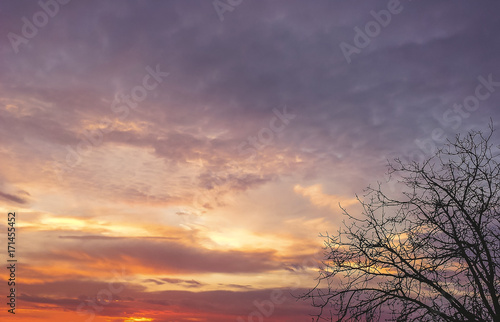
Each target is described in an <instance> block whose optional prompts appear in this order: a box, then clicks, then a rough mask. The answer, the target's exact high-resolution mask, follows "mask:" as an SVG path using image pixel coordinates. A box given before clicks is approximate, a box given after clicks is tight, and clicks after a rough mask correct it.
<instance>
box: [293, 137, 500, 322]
mask: <svg viewBox="0 0 500 322" xmlns="http://www.w3.org/2000/svg"><path fill="white" fill-rule="evenodd" d="M490 130H491V131H490V132H489V133H487V134H484V133H483V132H481V131H471V132H469V133H467V134H466V135H465V136H460V135H459V136H457V138H456V140H455V141H453V142H451V141H449V142H448V144H447V145H445V146H444V147H443V148H441V149H439V150H438V151H437V153H436V154H435V155H434V156H433V157H431V158H429V159H427V160H426V161H425V162H423V163H417V162H411V163H403V162H401V161H400V160H395V161H394V162H392V163H391V164H390V173H391V175H392V176H395V175H397V177H399V178H400V179H399V180H400V182H401V183H402V184H403V186H404V187H406V189H403V191H401V193H400V194H399V196H398V197H391V196H388V195H387V194H385V193H384V192H383V191H382V186H381V185H380V184H378V185H377V186H376V187H368V188H367V190H366V194H365V195H364V197H363V198H360V197H358V200H359V201H360V203H361V205H362V209H363V211H362V213H361V214H360V215H359V216H354V215H352V214H350V213H349V212H348V211H347V210H346V209H345V208H342V210H343V213H344V215H345V216H346V220H345V221H344V223H343V225H342V227H341V228H339V230H338V231H337V232H336V233H335V234H333V235H331V234H325V235H322V236H323V237H324V238H325V257H324V261H323V265H322V267H321V268H320V273H319V277H318V284H317V285H316V287H315V288H313V289H312V290H310V291H309V292H308V293H306V294H303V296H302V297H303V298H304V299H311V300H312V303H313V305H314V306H316V307H318V308H319V309H320V310H319V314H318V316H317V320H336V321H359V320H362V321H383V320H388V321H457V322H458V321H500V302H499V297H500V164H499V155H498V154H496V153H497V152H495V151H498V150H496V149H495V147H494V146H493V145H492V144H491V141H492V140H491V138H492V135H493V133H494V131H493V129H492V128H490Z"/></svg>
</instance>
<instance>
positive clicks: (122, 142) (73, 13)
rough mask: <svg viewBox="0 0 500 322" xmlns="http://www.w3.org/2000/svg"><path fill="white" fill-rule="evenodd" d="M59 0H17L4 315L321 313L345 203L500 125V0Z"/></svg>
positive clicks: (6, 43) (7, 147)
mask: <svg viewBox="0 0 500 322" xmlns="http://www.w3.org/2000/svg"><path fill="white" fill-rule="evenodd" d="M40 3H41V4H40ZM40 3H38V2H37V1H8V0H3V1H1V2H0V32H1V37H0V213H2V216H1V218H4V219H3V220H2V221H0V229H1V230H2V234H0V247H1V248H0V249H1V250H2V251H1V252H0V253H1V256H0V258H1V261H2V262H1V265H2V267H4V266H6V265H7V264H6V260H7V235H6V233H4V232H5V231H6V230H7V213H8V212H9V211H15V212H16V214H17V218H16V219H17V221H16V224H17V229H18V234H17V236H16V237H17V239H16V257H17V260H18V263H17V272H16V274H17V276H16V294H17V306H16V314H15V315H12V314H9V313H8V312H7V310H8V308H9V307H8V306H7V305H6V302H5V298H6V296H7V295H9V294H8V286H7V279H8V270H7V269H6V268H3V269H1V271H0V277H1V281H0V295H1V296H2V298H3V299H4V300H3V301H2V302H1V303H0V320H2V321H4V320H9V321H10V320H12V321H23V322H27V321H35V322H36V321H55V322H59V321H61V322H65V321H76V322H79V321H82V322H83V321H87V322H90V321H95V322H104V321H108V322H140V321H153V322H166V321H172V322H173V321H178V322H181V321H182V322H187V321H204V322H226V321H240V322H241V321H245V322H246V321H297V322H298V321H310V320H311V317H310V316H309V315H310V314H315V313H317V311H316V310H315V309H314V308H313V307H311V305H310V303H309V302H307V301H301V300H298V301H297V300H296V299H295V298H294V297H293V296H294V295H300V294H301V293H303V292H304V291H306V290H307V289H309V288H310V287H313V286H314V285H315V280H314V279H315V277H316V276H317V266H318V260H320V259H321V253H318V252H320V251H321V247H322V242H323V240H322V238H320V237H319V234H320V233H323V234H325V233H327V232H335V230H336V229H337V227H339V225H340V224H341V223H342V220H343V219H344V217H343V216H342V211H341V209H340V208H339V203H340V204H341V205H342V206H344V207H346V208H347V209H348V210H349V211H351V212H352V213H357V212H359V210H360V207H359V205H358V203H357V201H356V196H355V194H356V193H357V194H359V195H360V196H362V195H363V189H364V188H365V187H367V186H368V185H370V184H371V185H373V184H377V182H381V183H383V184H384V187H386V189H387V191H389V192H392V193H397V192H398V187H397V185H393V184H391V183H386V181H387V179H388V176H387V175H386V172H387V160H388V159H389V160H392V159H394V158H396V157H400V158H401V159H403V160H409V161H419V160H421V159H422V158H425V157H429V156H431V155H433V153H434V148H435V147H440V146H442V144H443V142H444V141H445V139H447V138H448V139H452V138H453V137H454V136H455V135H456V133H463V132H466V131H468V130H470V129H476V130H479V129H484V128H486V127H487V125H488V122H490V119H491V121H492V122H493V124H494V125H495V127H496V128H497V130H500V128H499V125H498V124H499V122H500V109H499V107H500V37H499V35H498V31H499V30H500V19H499V12H500V4H499V3H498V2H494V1H466V0H460V1H436V0H432V1H430V0H429V1H415V0H414V1H408V0H405V1H403V0H402V1H396V0H390V1H386V0H384V1H332V0H330V1H326V0H324V1H323V0H318V1H298V0H286V1H285V0H272V1H253V0H242V1H238V0H231V1H230V0H220V1H219V0H216V1H211V0H207V1H181V0H178V1H173V0H172V1H168V0H167V1H127V0H125V1H118V0H116V1H94V0H91V1H89V0H85V1H84V0H72V1H68V0H64V1H63V0H60V1H59V2H56V0H42V1H41V2H40ZM382 10H383V13H389V14H388V15H384V14H380V12H381V11H382ZM372 11H373V12H372ZM45 18H46V19H45ZM377 19H378V20H377ZM384 19H385V20H384ZM379 20H380V21H381V22H380V21H379ZM377 21H379V22H377ZM384 25H385V26H384ZM377 26H378V28H377ZM370 28H371V29H370ZM360 32H361V33H360ZM367 33H368V34H371V36H369V35H367ZM356 44H357V45H356ZM456 104H459V105H456ZM498 133H500V132H496V134H495V136H494V140H498V141H500V140H499V138H500V136H499V134H498ZM498 141H497V142H498ZM4 302H5V303H4ZM269 303H272V306H270V305H269ZM259 307H260V309H259Z"/></svg>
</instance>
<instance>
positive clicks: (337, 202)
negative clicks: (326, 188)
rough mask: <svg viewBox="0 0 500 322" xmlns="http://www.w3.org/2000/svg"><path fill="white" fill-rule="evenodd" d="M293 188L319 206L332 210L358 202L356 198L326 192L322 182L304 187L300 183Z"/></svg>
mask: <svg viewBox="0 0 500 322" xmlns="http://www.w3.org/2000/svg"><path fill="white" fill-rule="evenodd" d="M293 190H294V191H295V193H297V194H299V195H301V196H304V197H306V198H308V199H309V200H310V201H311V203H312V204H313V205H315V206H317V207H327V208H331V209H332V210H338V209H339V206H342V207H347V206H350V205H354V204H357V203H358V200H357V199H356V198H347V197H343V196H337V195H328V194H325V193H324V192H323V188H322V185H321V184H315V185H312V186H309V187H302V186H301V185H300V184H298V185H295V186H294V187H293Z"/></svg>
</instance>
